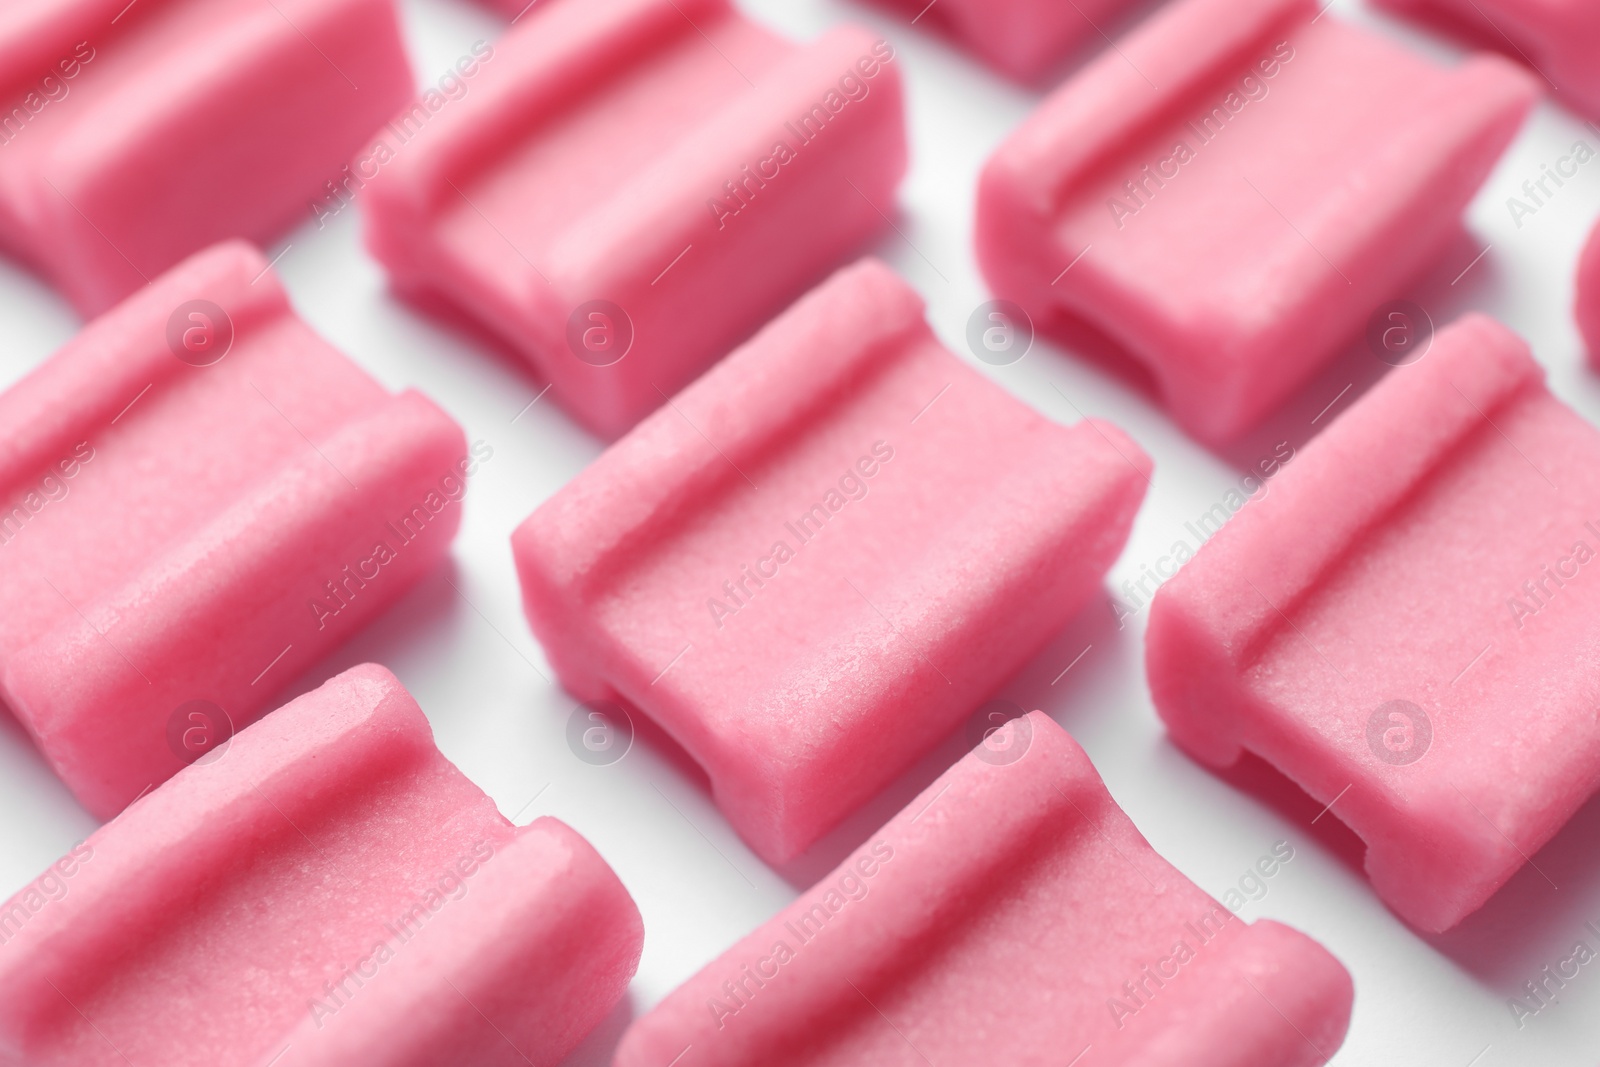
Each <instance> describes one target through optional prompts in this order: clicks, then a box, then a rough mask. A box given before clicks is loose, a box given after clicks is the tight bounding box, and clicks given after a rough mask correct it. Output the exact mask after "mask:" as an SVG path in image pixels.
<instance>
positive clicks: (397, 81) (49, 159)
mask: <svg viewBox="0 0 1600 1067" xmlns="http://www.w3.org/2000/svg"><path fill="white" fill-rule="evenodd" d="M411 91H412V82H411V70H410V66H409V64H408V63H407V61H406V56H405V51H404V49H403V48H402V45H401V40H400V30H399V25H398V22H397V20H396V16H395V11H394V6H393V2H392V0H230V2H228V3H216V2H215V0H141V2H140V3H138V4H137V5H130V4H129V3H128V2H127V0H33V2H31V3H26V4H22V3H15V4H9V5H7V10H5V11H4V12H0V247H4V249H5V250H6V251H7V252H8V253H10V254H11V255H14V256H16V257H18V258H20V259H22V260H25V261H27V262H28V263H30V264H31V265H32V266H34V267H35V268H36V269H38V270H39V271H40V272H41V273H43V274H44V275H46V276H47V277H48V278H49V279H50V280H51V282H52V283H53V284H55V285H56V286H57V287H59V288H60V289H61V291H62V292H63V293H65V294H66V296H67V297H68V299H70V300H71V301H72V302H73V304H75V305H76V306H77V308H78V310H79V311H80V312H82V313H83V314H85V315H95V314H98V313H100V312H101V311H104V310H106V309H107V308H109V307H110V306H111V305H113V304H115V303H116V302H117V301H118V300H120V299H122V298H123V297H124V296H126V295H128V294H129V293H131V292H133V291H134V290H135V289H136V288H138V287H139V286H140V285H143V284H144V283H145V281H146V280H148V279H150V278H154V277H155V276H157V275H158V274H160V273H161V272H162V271H165V270H166V269H167V268H169V267H171V266H173V265H174V264H176V263H178V262H179V261H180V260H182V259H184V258H185V257H187V256H189V255H190V254H191V253H194V252H197V251H199V250H200V249H202V248H205V247H207V246H208V245H211V244H213V243H215V242H217V241H221V240H226V239H230V238H234V237H248V238H251V239H252V240H256V241H262V242H265V241H268V240H270V239H272V238H274V237H275V236H277V235H278V234H279V233H280V232H282V231H283V230H285V229H287V228H288V227H290V226H291V225H294V224H296V223H298V222H300V221H306V220H309V219H310V218H311V217H312V211H311V207H310V205H311V203H312V201H314V200H316V199H318V198H319V197H320V196H321V195H322V187H323V185H324V183H326V182H327V181H328V179H330V178H332V177H333V176H334V175H335V174H336V173H337V172H338V170H339V167H340V166H341V164H343V163H344V162H345V161H346V160H347V159H349V157H350V153H352V152H354V151H355V150H356V149H357V148H359V147H360V146H361V144H362V142H364V141H365V140H366V139H367V138H369V137H370V136H371V135H372V131H373V130H375V129H377V127H378V126H379V125H380V124H381V123H382V122H383V121H384V119H386V118H388V117H389V116H390V115H392V114H393V113H394V112H395V111H396V110H398V109H399V108H400V106H401V105H402V104H404V102H405V100H406V99H407V97H409V96H410V94H411Z"/></svg>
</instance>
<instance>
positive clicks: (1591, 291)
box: [1577, 226, 1600, 367]
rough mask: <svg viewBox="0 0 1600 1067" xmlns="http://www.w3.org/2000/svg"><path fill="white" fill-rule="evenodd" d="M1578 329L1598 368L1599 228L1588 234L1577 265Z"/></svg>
mask: <svg viewBox="0 0 1600 1067" xmlns="http://www.w3.org/2000/svg"><path fill="white" fill-rule="evenodd" d="M1577 310H1578V328H1579V329H1580V330H1581V331H1582V332H1583V339H1584V341H1585V342H1586V343H1587V344H1588V346H1589V362H1590V363H1591V364H1592V365H1594V366H1596V367H1600V226H1596V227H1595V228H1594V232H1592V233H1590V234H1589V243H1588V244H1587V245H1585V246H1584V249H1583V258H1582V259H1581V260H1580V261H1579V263H1578V309H1577Z"/></svg>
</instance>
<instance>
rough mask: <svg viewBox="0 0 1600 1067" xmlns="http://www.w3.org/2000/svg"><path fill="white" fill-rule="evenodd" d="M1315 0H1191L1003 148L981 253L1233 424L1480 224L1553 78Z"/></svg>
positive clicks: (1164, 386)
mask: <svg viewBox="0 0 1600 1067" xmlns="http://www.w3.org/2000/svg"><path fill="white" fill-rule="evenodd" d="M1318 8H1319V5H1318V4H1316V3H1314V2H1312V0H1180V2H1179V3H1176V4H1174V5H1172V6H1170V7H1167V8H1165V9H1163V10H1162V11H1161V12H1159V13H1158V14H1157V15H1155V16H1154V17H1153V18H1151V19H1150V20H1149V21H1148V22H1146V23H1145V24H1144V25H1143V26H1141V27H1140V28H1139V29H1138V30H1136V31H1135V32H1134V33H1133V34H1131V35H1130V36H1129V37H1128V38H1126V39H1125V40H1124V41H1123V42H1122V43H1121V44H1120V45H1119V46H1118V47H1117V48H1116V49H1113V50H1111V51H1108V52H1106V53H1104V54H1102V56H1101V57H1100V58H1099V59H1097V60H1096V61H1095V62H1094V63H1092V64H1091V65H1090V66H1089V67H1087V68H1086V69H1085V70H1084V71H1083V72H1082V73H1080V74H1079V75H1077V76H1076V77H1074V78H1073V79H1072V80H1071V81H1069V82H1068V83H1067V84H1066V85H1064V86H1062V87H1061V88H1060V89H1059V90H1057V91H1056V93H1055V94H1054V95H1052V96H1051V97H1050V98H1049V99H1048V100H1046V101H1045V102H1044V104H1043V105H1041V106H1040V108H1039V109H1038V110H1037V111H1036V112H1035V113H1034V115H1033V116H1032V117H1031V118H1030V119H1028V121H1027V122H1026V123H1024V124H1023V126H1022V127H1021V128H1020V129H1019V130H1018V131H1017V132H1016V133H1014V134H1013V135H1012V136H1011V137H1010V138H1009V139H1008V140H1007V141H1006V143H1005V144H1004V145H1002V146H1001V148H1000V149H999V150H998V151H997V152H996V153H995V155H994V157H993V158H992V159H991V160H990V162H989V164H988V165H987V167H986V168H985V170H984V173H983V178H982V180H981V183H980V189H979V201H978V255H979V260H980V262H981V264H982V266H983V270H984V274H985V276H986V277H987V278H988V280H989V283H990V285H991V286H992V288H993V289H994V291H995V292H996V294H997V295H999V296H1001V297H1006V298H1009V299H1011V300H1014V301H1016V302H1017V303H1019V304H1020V305H1021V306H1022V307H1023V308H1024V309H1026V310H1027V311H1028V312H1029V314H1030V315H1032V316H1033V318H1034V319H1035V321H1036V322H1038V323H1039V325H1040V327H1041V328H1042V329H1045V330H1047V331H1048V330H1054V331H1058V332H1064V333H1068V334H1070V333H1071V332H1072V331H1073V330H1074V329H1079V328H1081V327H1082V326H1084V325H1087V326H1088V327H1089V328H1090V331H1091V332H1096V333H1098V334H1101V335H1104V336H1105V337H1106V338H1108V339H1109V340H1110V341H1112V342H1113V343H1114V344H1115V345H1116V346H1118V347H1120V348H1121V349H1123V350H1125V351H1126V353H1127V354H1128V355H1129V356H1131V357H1132V358H1133V359H1134V360H1136V361H1138V362H1139V363H1141V364H1143V365H1145V367H1146V368H1147V369H1148V370H1149V371H1150V372H1151V373H1152V374H1153V376H1154V378H1155V380H1156V384H1157V386H1158V388H1159V390H1160V392H1161V393H1162V396H1163V400H1164V402H1165V403H1166V405H1167V406H1168V407H1169V408H1170V409H1171V411H1172V414H1173V417H1174V418H1175V419H1176V420H1177V421H1178V422H1179V423H1180V424H1181V425H1182V426H1183V427H1184V428H1185V429H1186V430H1187V431H1188V432H1189V433H1191V434H1193V435H1194V436H1195V437H1197V438H1199V439H1201V440H1203V441H1206V442H1211V443H1216V442H1224V441H1227V440H1229V439H1231V438H1234V437H1237V436H1238V435H1239V434H1240V433H1242V432H1244V431H1245V430H1247V429H1249V428H1250V427H1251V426H1253V425H1254V424H1255V423H1257V422H1258V421H1260V420H1261V419H1262V418H1263V417H1264V416H1266V415H1267V414H1268V413H1269V412H1270V411H1271V410H1272V409H1273V408H1274V407H1276V406H1277V405H1278V403H1279V402H1280V401H1282V400H1283V399H1284V398H1285V397H1286V396H1287V395H1288V394H1289V393H1291V392H1292V391H1293V390H1294V389H1295V388H1297V387H1298V386H1299V385H1300V384H1301V383H1302V382H1304V381H1305V380H1306V378H1307V377H1309V376H1310V375H1311V374H1312V373H1313V372H1314V371H1315V370H1317V369H1318V368H1319V367H1320V366H1321V365H1322V364H1323V363H1324V362H1326V361H1327V360H1328V359H1329V358H1330V357H1331V356H1332V355H1333V354H1334V353H1335V352H1337V351H1338V349H1339V348H1340V346H1341V345H1343V344H1345V343H1346V342H1348V341H1350V340H1353V339H1354V338H1355V337H1356V336H1357V335H1359V333H1360V332H1361V328H1362V327H1363V325H1364V324H1365V323H1366V322H1367V320H1368V318H1369V317H1370V316H1371V314H1372V313H1373V311H1374V309H1376V308H1377V307H1379V306H1380V305H1381V304H1382V303H1383V302H1384V301H1386V300H1391V299H1394V298H1395V297H1397V296H1400V295H1402V294H1403V290H1404V287H1405V286H1407V285H1408V284H1410V283H1411V282H1413V281H1414V280H1415V279H1416V278H1417V277H1418V276H1419V275H1420V274H1422V273H1423V272H1424V270H1425V269H1426V268H1427V267H1429V265H1430V264H1432V263H1433V261H1434V260H1435V259H1436V258H1437V256H1438V254H1439V253H1440V252H1441V251H1442V250H1443V248H1444V247H1445V245H1446V242H1447V241H1448V239H1449V238H1450V236H1451V235H1452V234H1453V233H1455V232H1456V231H1457V230H1458V227H1459V225H1460V216H1461V211H1462V209H1463V207H1465V205H1466V204H1467V203H1468V202H1469V201H1470V200H1471V199H1472V197H1473V195H1474V194H1475V193H1476V192H1477V189H1478V186H1479V184H1480V183H1481V182H1482V181H1483V179H1484V178H1485V176H1486V175H1487V174H1488V172H1489V170H1490V168H1492V167H1493V166H1494V164H1495V162H1496V160H1497V159H1498V158H1499V156H1500V153H1501V151H1502V150H1503V149H1504V148H1505V146H1506V144H1507V143H1508V142H1509V141H1510V140H1511V138H1512V136H1513V135H1514V134H1515V133H1516V131H1517V129H1518V127H1519V126H1520V125H1521V123H1522V120H1523V117H1524V115H1525V114H1526V112H1527V111H1528V108H1529V106H1530V105H1531V103H1532V102H1533V99H1534V97H1535V88H1534V85H1533V83H1532V80H1531V79H1530V78H1529V76H1528V75H1527V74H1525V73H1524V72H1523V71H1522V70H1521V69H1520V68H1518V67H1516V66H1514V65H1512V64H1511V63H1509V62H1508V61H1506V60H1504V59H1501V58H1500V57H1498V56H1477V57H1473V58H1471V59H1468V60H1467V61H1466V62H1465V63H1463V64H1461V65H1460V66H1459V67H1457V68H1456V69H1454V70H1441V69H1439V68H1438V67H1436V66H1435V65H1434V64H1432V63H1430V62H1427V61H1425V60H1423V59H1421V58H1420V57H1417V56H1413V55H1411V54H1410V53H1408V52H1406V51H1405V50H1404V49H1401V48H1398V47H1396V46H1395V45H1393V44H1391V43H1390V42H1388V41H1386V40H1384V39H1383V38H1380V37H1377V36H1374V35H1373V34H1371V33H1368V32H1366V31H1364V30H1361V29H1358V28H1354V27H1351V26H1347V25H1345V24H1343V23H1341V22H1340V21H1339V20H1338V19H1337V18H1334V17H1333V16H1331V15H1319V11H1318Z"/></svg>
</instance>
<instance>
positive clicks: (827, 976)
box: [615, 711, 1353, 1067]
mask: <svg viewBox="0 0 1600 1067" xmlns="http://www.w3.org/2000/svg"><path fill="white" fill-rule="evenodd" d="M1352 999H1353V989H1352V986H1351V981H1350V975H1349V974H1348V973H1346V971H1345V969H1344V967H1342V966H1341V965H1340V964H1339V962H1338V961H1337V960H1335V959H1334V958H1333V957H1332V956H1331V955H1329V953H1328V952H1327V950H1326V949H1324V948H1323V947H1322V946H1321V945H1319V944H1317V943H1316V942H1315V941H1312V940H1311V939H1310V938H1308V937H1306V936H1305V935H1304V934H1301V933H1299V932H1297V931H1295V930H1292V929H1290V928H1288V927H1286V926H1282V925H1280V924H1278V923H1275V922H1271V921H1268V920H1262V921H1259V922H1255V923H1246V922H1244V921H1243V920H1241V919H1239V918H1238V917H1237V916H1235V915H1233V914H1232V913H1231V912H1229V911H1228V910H1227V909H1226V908H1225V907H1223V906H1222V905H1221V904H1219V903H1218V902H1217V901H1216V900H1214V899H1212V898H1211V897H1210V896H1208V895H1206V894H1205V893H1204V892H1203V891H1202V890H1201V889H1200V888H1199V887H1198V886H1196V885H1195V884H1194V883H1192V882H1190V881H1189V880H1188V879H1187V878H1185V877H1184V876H1183V875H1182V874H1181V873H1180V872H1179V871H1177V870H1176V869H1175V868H1173V867H1172V866H1171V865H1170V864H1168V863H1167V862H1166V861H1164V860H1163V859H1162V858H1161V857H1160V856H1159V855H1157V854H1156V853H1155V851H1154V850H1153V849H1151V847H1150V845H1149V843H1148V842H1146V841H1145V839H1144V838H1143V837H1142V836H1140V834H1139V831H1138V830H1137V829H1135V827H1134V825H1133V823H1132V822H1130V821H1129V820H1128V817H1127V816H1126V815H1125V814H1123V812H1122V809H1121V808H1119V807H1117V804H1116V802H1115V801H1113V800H1112V799H1111V796H1110V794H1109V793H1107V792H1106V788H1105V785H1104V784H1103V783H1102V782H1101V781H1100V777H1099V775H1098V774H1096V773H1095V769H1094V767H1093V766H1092V765H1091V764H1090V763H1089V758H1088V757H1087V756H1086V755H1085V754H1084V752H1083V750H1082V749H1081V748H1079V747H1078V745H1077V742H1075V741H1073V739H1072V738H1071V737H1069V736H1068V735H1067V733H1066V731H1064V730H1062V729H1061V727H1059V726H1057V725H1056V724H1055V723H1054V722H1053V721H1051V720H1050V719H1049V718H1048V717H1046V716H1045V715H1044V714H1043V713H1041V712H1037V711H1036V712H1033V713H1032V714H1030V715H1028V716H1026V717H1024V718H1020V719H1015V720H1013V721H1012V722H1010V723H1008V724H1007V725H1005V726H1004V727H1002V728H1001V729H1000V731H998V732H997V733H995V734H994V735H992V736H991V737H990V738H988V739H986V740H985V741H984V742H983V743H982V744H980V745H979V746H978V747H977V748H976V749H974V751H973V752H972V753H971V754H969V755H968V756H966V757H965V758H964V759H963V760H962V761H961V762H960V763H958V764H956V765H955V766H954V767H952V768H951V769H950V770H949V771H947V772H945V774H944V775H943V776H942V777H940V778H939V780H938V781H936V782H934V783H933V784H932V785H930V786H929V787H928V788H927V789H926V790H925V791H924V792H923V793H922V795H921V796H919V797H917V798H916V799H915V800H913V801H912V802H911V803H910V804H908V805H907V806H906V808H905V809H904V810H903V811H901V812H900V814H899V815H897V816H896V817H895V818H894V819H892V820H891V821H890V822H889V824H888V825H886V826H884V827H883V828H882V829H880V830H879V831H878V832H877V833H875V834H874V835H872V837H871V838H870V839H869V840H868V841H867V843H866V844H864V845H862V846H861V848H860V849H859V850H858V851H857V852H856V853H855V854H854V855H852V856H851V857H849V858H848V859H846V860H845V861H844V863H842V864H841V865H840V866H839V867H838V868H837V869H836V870H834V871H833V872H832V873H831V874H829V875H827V876H826V877H824V878H823V879H822V880H821V881H820V882H818V883H817V884H816V885H815V886H814V887H812V888H811V889H810V890H809V891H808V892H806V893H805V894H803V895H802V896H801V897H800V899H799V900H797V901H795V902H794V903H793V904H791V905H790V906H789V907H787V908H785V909H784V910H783V911H781V912H779V913H778V914H777V915H776V916H774V917H773V918H772V919H771V920H770V921H768V922H767V923H765V924H764V925H762V926H761V927H760V929H758V930H755V931H753V932H752V933H751V934H750V935H749V936H747V937H745V938H744V939H743V940H741V941H740V942H739V943H738V944H736V945H735V946H733V947H732V948H731V949H729V950H728V951H727V952H726V953H724V954H723V955H722V956H721V957H719V958H718V959H716V960H715V961H713V962H712V963H711V964H709V965H708V966H707V967H706V968H705V969H704V970H702V971H700V972H699V973H698V974H696V975H695V976H694V977H693V978H691V979H689V981H687V982H686V983H684V984H683V985H682V986H680V987H679V988H678V989H677V990H676V991H675V992H673V993H672V994H671V995H670V996H668V997H667V999H666V1000H664V1001H663V1002H662V1003H661V1004H660V1005H658V1006H657V1007H656V1008H655V1009H653V1010H652V1011H651V1012H650V1013H649V1014H647V1015H645V1016H644V1017H643V1018H641V1019H640V1020H639V1021H638V1022H636V1023H635V1024H634V1025H633V1027H632V1028H631V1029H630V1030H629V1031H628V1033H627V1034H626V1035H624V1037H623V1040H622V1045H621V1047H620V1049H619V1050H618V1052H617V1058H616V1061H615V1062H616V1067H660V1065H661V1064H666V1063H675V1064H676V1067H745V1065H747V1064H754V1063H759V1064H763V1065H770V1067H857V1065H860V1064H869V1063H870V1064H874V1065H882V1067H927V1064H930V1063H934V1064H949V1065H960V1064H980V1063H995V1064H1001V1063H1003V1064H1006V1065H1008V1067H1062V1065H1063V1064H1075V1065H1077V1067H1312V1065H1316V1064H1322V1063H1325V1062H1327V1060H1328V1059H1329V1057H1331V1056H1332V1055H1333V1054H1334V1053H1335V1052H1336V1051H1337V1050H1338V1048H1339V1045H1340V1044H1341V1042H1343V1040H1344V1034H1345V1029H1346V1027H1347V1026H1348V1025H1349V1021H1350V1009H1351V1002H1352ZM675 1056H677V1057H680V1058H679V1059H677V1060H676V1061H675V1060H674V1059H673V1057H675Z"/></svg>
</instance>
